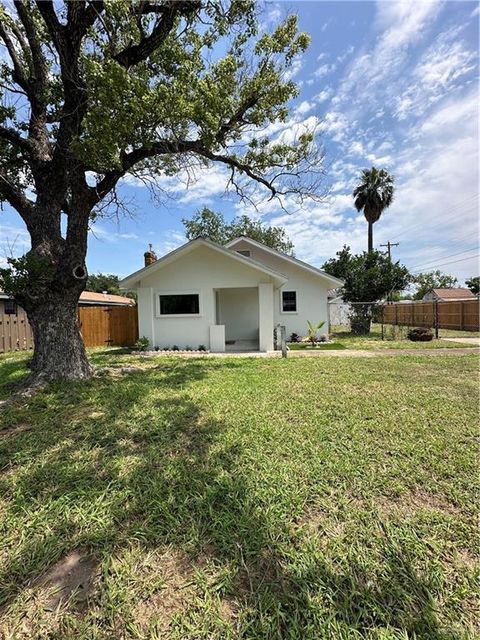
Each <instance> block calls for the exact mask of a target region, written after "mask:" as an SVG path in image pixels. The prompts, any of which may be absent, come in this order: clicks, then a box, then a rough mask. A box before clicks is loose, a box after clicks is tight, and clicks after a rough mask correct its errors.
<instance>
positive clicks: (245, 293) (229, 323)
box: [210, 283, 273, 353]
mask: <svg viewBox="0 0 480 640" xmlns="http://www.w3.org/2000/svg"><path fill="white" fill-rule="evenodd" d="M214 294H215V322H216V324H215V325H213V326H211V327H210V350H211V351H213V352H229V353H239V352H240V353H243V352H259V351H262V352H265V351H271V350H272V349H273V285H272V284H271V283H260V284H259V285H258V287H230V288H221V289H220V288H218V289H215V290H214Z"/></svg>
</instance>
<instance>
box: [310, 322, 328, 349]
mask: <svg viewBox="0 0 480 640" xmlns="http://www.w3.org/2000/svg"><path fill="white" fill-rule="evenodd" d="M324 324H325V320H320V322H317V324H314V323H313V322H310V320H307V325H308V335H307V339H308V342H310V343H311V345H312V347H313V346H314V344H315V343H316V342H317V333H318V332H319V331H320V329H321V328H322V327H323V325H324Z"/></svg>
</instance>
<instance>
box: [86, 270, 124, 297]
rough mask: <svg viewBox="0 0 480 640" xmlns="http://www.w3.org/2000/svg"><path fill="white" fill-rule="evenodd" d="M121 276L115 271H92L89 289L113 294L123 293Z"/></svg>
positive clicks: (88, 282) (89, 278)
mask: <svg viewBox="0 0 480 640" xmlns="http://www.w3.org/2000/svg"><path fill="white" fill-rule="evenodd" d="M119 282H120V278H119V277H118V276H117V275H115V274H114V273H90V274H89V276H88V280H87V287H86V289H87V291H95V292H96V293H103V292H104V291H106V292H107V293H110V294H112V295H122V292H121V291H120V287H119V286H118V283H119Z"/></svg>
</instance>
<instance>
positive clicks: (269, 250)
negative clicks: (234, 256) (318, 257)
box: [225, 236, 344, 287]
mask: <svg viewBox="0 0 480 640" xmlns="http://www.w3.org/2000/svg"><path fill="white" fill-rule="evenodd" d="M242 241H244V242H247V243H248V244H251V245H252V246H254V247H258V248H259V249H263V250H264V251H266V252H267V253H270V254H271V255H272V256H275V257H276V258H281V259H282V260H285V261H286V262H289V263H290V264H293V265H295V266H296V267H300V268H301V269H305V271H309V272H310V273H313V275H315V276H321V277H322V278H323V279H325V280H328V281H329V282H330V284H331V285H332V287H343V284H344V282H343V280H340V279H339V278H335V277H334V276H331V275H330V274H328V273H327V272H326V271H322V270H321V269H317V267H312V265H311V264H308V263H307V262H303V260H299V259H298V258H293V257H292V256H287V254H286V253H281V252H280V251H277V250H276V249H272V248H271V247H267V246H266V245H265V244H262V243H261V242H257V241H256V240H252V239H251V238H247V236H239V237H238V238H234V239H233V240H231V241H230V242H227V244H226V245H225V246H226V247H228V248H229V249H230V248H232V247H234V246H235V245H236V244H238V243H239V242H242Z"/></svg>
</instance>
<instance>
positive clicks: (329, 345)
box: [288, 340, 347, 351]
mask: <svg viewBox="0 0 480 640" xmlns="http://www.w3.org/2000/svg"><path fill="white" fill-rule="evenodd" d="M288 348H289V349H290V351H303V350H308V351H338V350H339V349H346V348H347V347H346V345H344V344H343V343H342V342H340V341H339V340H336V341H335V342H326V343H325V344H316V345H315V346H313V347H312V345H311V344H308V343H306V342H289V343H288Z"/></svg>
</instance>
